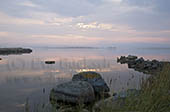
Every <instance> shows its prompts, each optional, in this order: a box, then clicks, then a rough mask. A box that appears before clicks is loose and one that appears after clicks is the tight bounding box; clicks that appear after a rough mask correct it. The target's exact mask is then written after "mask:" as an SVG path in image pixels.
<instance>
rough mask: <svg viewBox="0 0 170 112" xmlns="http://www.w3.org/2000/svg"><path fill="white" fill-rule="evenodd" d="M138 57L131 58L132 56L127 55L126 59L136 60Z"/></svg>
mask: <svg viewBox="0 0 170 112" xmlns="http://www.w3.org/2000/svg"><path fill="white" fill-rule="evenodd" d="M137 58H138V57H137V56H133V55H128V57H127V59H128V60H136V59H137Z"/></svg>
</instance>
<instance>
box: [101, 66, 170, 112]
mask: <svg viewBox="0 0 170 112" xmlns="http://www.w3.org/2000/svg"><path fill="white" fill-rule="evenodd" d="M115 103H116V104H115V106H114V105H113V103H110V105H103V107H102V108H101V112H170V65H166V66H165V67H164V68H163V70H162V71H161V72H160V73H157V75H156V76H153V77H151V78H149V79H148V80H147V81H146V82H144V83H142V89H141V93H140V94H139V95H138V96H135V97H134V96H129V97H128V98H126V99H119V100H118V101H117V102H115ZM121 104H123V105H121Z"/></svg>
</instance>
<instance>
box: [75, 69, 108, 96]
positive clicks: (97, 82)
mask: <svg viewBox="0 0 170 112" xmlns="http://www.w3.org/2000/svg"><path fill="white" fill-rule="evenodd" d="M72 80H73V81H86V82H88V83H90V84H91V85H92V86H93V88H94V91H95V93H96V94H99V95H101V94H102V93H104V92H109V91H110V89H109V87H108V86H107V84H106V82H105V81H104V79H103V78H102V77H101V75H100V74H99V73H96V72H81V73H78V74H76V75H74V76H73V78H72Z"/></svg>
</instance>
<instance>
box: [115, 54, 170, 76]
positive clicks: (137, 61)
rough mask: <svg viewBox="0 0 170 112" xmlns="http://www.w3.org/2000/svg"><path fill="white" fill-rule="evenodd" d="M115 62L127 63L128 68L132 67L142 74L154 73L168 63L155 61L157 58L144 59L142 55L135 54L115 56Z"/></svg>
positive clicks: (158, 71)
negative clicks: (139, 56)
mask: <svg viewBox="0 0 170 112" xmlns="http://www.w3.org/2000/svg"><path fill="white" fill-rule="evenodd" d="M117 62H118V63H121V64H125V63H127V64H128V68H133V69H134V70H136V71H139V72H143V73H144V74H150V75H152V74H153V75H155V74H158V73H160V72H161V71H162V70H163V66H164V65H166V64H170V62H165V61H157V60H152V61H150V60H146V61H145V60H144V59H143V58H142V57H141V58H138V57H137V56H132V55H129V56H127V57H126V56H121V57H120V58H117Z"/></svg>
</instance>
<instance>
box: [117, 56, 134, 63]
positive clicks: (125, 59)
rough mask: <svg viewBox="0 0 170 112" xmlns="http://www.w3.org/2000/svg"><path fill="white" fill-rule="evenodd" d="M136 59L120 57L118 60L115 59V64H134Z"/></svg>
mask: <svg viewBox="0 0 170 112" xmlns="http://www.w3.org/2000/svg"><path fill="white" fill-rule="evenodd" d="M136 59H137V56H132V55H128V56H127V57H126V56H121V57H120V58H117V62H119V63H121V64H125V63H129V62H134V61H135V60H136Z"/></svg>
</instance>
